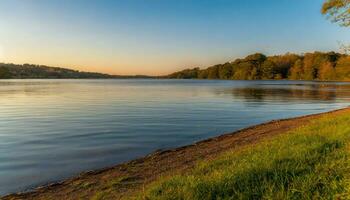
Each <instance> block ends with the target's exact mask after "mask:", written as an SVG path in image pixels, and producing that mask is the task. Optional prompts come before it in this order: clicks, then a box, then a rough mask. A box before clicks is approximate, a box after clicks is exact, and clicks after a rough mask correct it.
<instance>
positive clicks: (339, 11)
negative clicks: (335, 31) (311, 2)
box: [321, 0, 350, 26]
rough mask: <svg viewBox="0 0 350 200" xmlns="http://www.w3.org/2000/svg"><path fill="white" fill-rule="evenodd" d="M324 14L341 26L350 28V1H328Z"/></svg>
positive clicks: (323, 7)
mask: <svg viewBox="0 0 350 200" xmlns="http://www.w3.org/2000/svg"><path fill="white" fill-rule="evenodd" d="M321 12H322V14H324V15H327V16H328V18H329V19H330V20H332V22H335V23H338V24H340V25H341V26H350V0H326V2H325V3H324V4H323V6H322V11H321Z"/></svg>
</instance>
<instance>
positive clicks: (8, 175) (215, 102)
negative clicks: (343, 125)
mask: <svg viewBox="0 0 350 200" xmlns="http://www.w3.org/2000/svg"><path fill="white" fill-rule="evenodd" d="M348 105H350V83H321V82H291V81H199V80H197V81H195V80H193V81H192V80H11V81H0V195H3V194H6V193H10V192H16V191H22V190H26V189H30V188H32V187H35V186H38V185H41V184H45V183H48V182H51V181H57V180H61V179H63V178H67V177H70V176H72V175H75V174H78V173H79V172H81V171H85V170H92V169H97V168H101V167H107V166H111V165H114V164H117V163H120V162H123V161H127V160H130V159H134V158H137V157H140V156H143V155H145V154H147V153H150V152H152V151H155V150H157V149H166V148H171V147H176V146H180V145H185V144H189V143H192V142H194V141H198V140H201V139H205V138H208V137H212V136H216V135H220V134H222V133H226V132H231V131H234V130H237V129H241V128H243V127H247V126H250V125H253V124H258V123H261V122H266V121H269V120H272V119H279V118H287V117H293V116H299V115H305V114H312V113H319V112H324V111H328V110H332V109H336V108H342V107H346V106H348Z"/></svg>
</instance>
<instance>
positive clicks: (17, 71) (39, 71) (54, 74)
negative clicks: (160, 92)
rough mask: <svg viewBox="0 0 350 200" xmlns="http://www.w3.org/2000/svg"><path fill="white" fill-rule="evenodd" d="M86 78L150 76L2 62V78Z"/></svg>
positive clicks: (0, 65) (0, 71)
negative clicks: (122, 74)
mask: <svg viewBox="0 0 350 200" xmlns="http://www.w3.org/2000/svg"><path fill="white" fill-rule="evenodd" d="M85 78H97V79H99V78H149V77H148V76H141V75H140V76H120V75H110V74H103V73H96V72H82V71H77V70H72V69H66V68H60V67H49V66H45V65H33V64H23V65H18V64H12V63H0V79H85Z"/></svg>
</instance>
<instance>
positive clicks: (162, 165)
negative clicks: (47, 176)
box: [1, 108, 350, 200]
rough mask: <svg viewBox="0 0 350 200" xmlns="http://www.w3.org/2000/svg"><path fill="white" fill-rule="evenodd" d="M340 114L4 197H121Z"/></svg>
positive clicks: (274, 125)
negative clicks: (107, 194)
mask: <svg viewBox="0 0 350 200" xmlns="http://www.w3.org/2000/svg"><path fill="white" fill-rule="evenodd" d="M339 114H350V108H344V109H340V110H335V111H331V112H327V113H321V114H315V115H308V116H302V117H297V118H291V119H282V120H275V121H271V122H268V123H264V124H260V125H257V126H252V127H249V128H245V129H242V130H239V131H236V132H233V133H229V134H224V135H221V136H218V137H214V138H210V139H207V140H204V141H200V142H197V143H194V144H192V145H188V146H184V147H180V148H176V149H172V150H166V151H158V152H155V153H152V154H150V155H148V156H145V157H143V158H140V159H136V160H132V161H130V162H127V163H123V164H119V165H116V166H114V167H110V168H106V169H102V170H96V171H90V172H85V173H82V174H81V175H79V176H77V177H74V178H71V179H68V180H65V181H62V182H59V183H53V184H50V185H47V186H43V187H39V188H37V189H35V190H34V191H31V192H25V193H17V194H11V195H7V196H4V197H2V198H1V199H6V200H7V199H45V200H47V199H90V198H91V197H93V196H94V195H95V194H96V193H97V192H98V191H103V190H108V191H110V192H111V193H112V194H111V195H112V196H113V199H121V198H123V197H128V196H130V195H133V194H135V193H136V192H138V191H141V190H142V189H143V188H144V186H145V185H147V184H148V183H150V182H152V181H154V180H156V179H157V178H159V177H161V176H168V175H172V174H175V173H185V172H186V171H187V170H188V169H191V168H192V167H193V166H194V165H195V164H196V163H197V162H198V161H199V160H204V159H212V158H215V157H216V156H217V155H218V154H221V153H223V152H225V151H228V150H239V148H241V147H243V146H245V145H248V144H254V143H257V142H259V141H260V140H262V139H268V138H270V137H273V136H275V135H279V134H287V133H288V131H289V130H291V129H294V128H297V127H300V126H303V125H306V124H308V123H310V121H311V120H314V119H317V118H321V117H323V116H326V115H328V116H336V115H339Z"/></svg>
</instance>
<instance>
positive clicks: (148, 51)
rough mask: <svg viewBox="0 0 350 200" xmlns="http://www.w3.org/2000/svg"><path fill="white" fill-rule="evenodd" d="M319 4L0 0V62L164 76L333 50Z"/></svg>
mask: <svg viewBox="0 0 350 200" xmlns="http://www.w3.org/2000/svg"><path fill="white" fill-rule="evenodd" d="M322 2H323V0H265V1H263V0H244V1H243V0H239V1H238V0H215V1H214V0H114V1H113V0H2V1H0V8H1V11H0V19H1V20H0V59H1V62H13V63H37V64H46V65H54V66H63V67H70V68H75V69H79V70H88V71H99V72H107V73H113V74H166V73H169V72H172V71H175V70H178V69H182V68H186V67H197V66H200V67H206V66H209V65H212V64H217V63H223V62H226V61H230V60H233V59H235V58H237V57H242V56H246V55H247V54H250V53H255V52H262V53H265V54H268V55H271V54H281V53H286V52H296V53H301V52H308V51H315V50H318V51H330V50H334V51H337V50H338V49H339V44H338V43H339V42H343V43H347V42H350V28H342V27H339V26H337V25H336V24H332V23H331V22H329V21H327V20H326V19H325V17H324V16H322V15H321V14H320V8H321V6H322Z"/></svg>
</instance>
